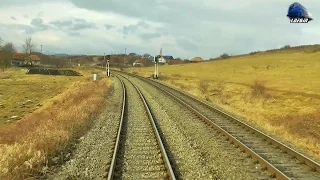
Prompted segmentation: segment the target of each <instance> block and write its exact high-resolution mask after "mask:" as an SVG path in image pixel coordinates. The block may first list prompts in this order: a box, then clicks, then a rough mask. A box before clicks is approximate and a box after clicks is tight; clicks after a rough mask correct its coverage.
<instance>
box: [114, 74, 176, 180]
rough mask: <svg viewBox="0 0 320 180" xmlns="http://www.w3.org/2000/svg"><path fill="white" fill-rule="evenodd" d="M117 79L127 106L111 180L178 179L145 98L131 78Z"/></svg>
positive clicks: (121, 124) (122, 120) (118, 136)
mask: <svg viewBox="0 0 320 180" xmlns="http://www.w3.org/2000/svg"><path fill="white" fill-rule="evenodd" d="M117 78H118V79H119V80H120V82H121V84H122V87H123V104H122V113H121V120H120V125H119V129H118V134H117V139H116V141H115V148H114V153H113V156H112V161H111V165H110V169H109V173H108V180H111V179H173V180H174V179H175V175H174V173H173V170H172V167H171V164H170V161H169V159H168V156H167V153H166V150H165V148H164V145H163V143H162V139H161V137H160V135H159V132H158V129H157V126H156V124H155V122H154V119H153V117H152V114H151V112H150V110H149V107H148V104H147V103H146V101H145V99H144V96H143V95H142V93H141V92H140V90H139V89H138V88H137V87H136V86H135V85H134V84H132V83H131V82H130V81H129V80H128V79H125V78H124V77H121V76H117Z"/></svg>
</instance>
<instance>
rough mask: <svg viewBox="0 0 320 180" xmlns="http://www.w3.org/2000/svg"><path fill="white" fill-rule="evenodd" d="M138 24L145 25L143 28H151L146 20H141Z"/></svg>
mask: <svg viewBox="0 0 320 180" xmlns="http://www.w3.org/2000/svg"><path fill="white" fill-rule="evenodd" d="M137 26H139V27H143V28H149V27H150V26H149V24H147V23H146V22H144V21H139V22H138V24H137Z"/></svg>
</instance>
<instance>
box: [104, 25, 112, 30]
mask: <svg viewBox="0 0 320 180" xmlns="http://www.w3.org/2000/svg"><path fill="white" fill-rule="evenodd" d="M104 27H106V29H107V30H109V29H111V28H113V27H114V26H113V25H110V24H105V25H104Z"/></svg>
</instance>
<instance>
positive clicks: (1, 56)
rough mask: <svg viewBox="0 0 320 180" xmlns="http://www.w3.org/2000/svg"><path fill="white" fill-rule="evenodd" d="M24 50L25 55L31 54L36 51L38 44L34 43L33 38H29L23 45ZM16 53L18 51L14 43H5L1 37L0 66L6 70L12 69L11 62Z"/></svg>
mask: <svg viewBox="0 0 320 180" xmlns="http://www.w3.org/2000/svg"><path fill="white" fill-rule="evenodd" d="M22 48H23V50H24V53H27V54H31V53H32V52H34V51H35V48H36V44H34V43H33V41H32V38H31V37H27V38H26V39H25V41H24V44H22ZM15 52H17V49H16V47H15V46H14V44H13V43H12V42H4V40H3V39H2V38H1V37H0V66H2V67H3V68H4V69H6V68H8V67H10V64H11V60H12V58H13V54H14V53H15Z"/></svg>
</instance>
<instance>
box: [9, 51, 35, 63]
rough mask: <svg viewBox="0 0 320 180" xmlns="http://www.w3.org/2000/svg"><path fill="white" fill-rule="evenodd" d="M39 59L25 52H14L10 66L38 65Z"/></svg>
mask: <svg viewBox="0 0 320 180" xmlns="http://www.w3.org/2000/svg"><path fill="white" fill-rule="evenodd" d="M40 61H41V59H40V58H39V57H38V56H37V55H29V54H26V53H14V54H13V57H12V60H11V66H34V65H35V66H37V65H40Z"/></svg>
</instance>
